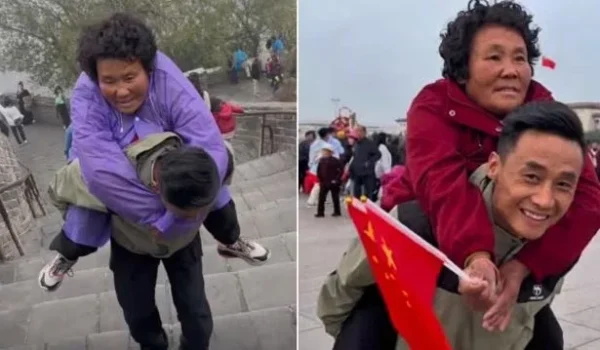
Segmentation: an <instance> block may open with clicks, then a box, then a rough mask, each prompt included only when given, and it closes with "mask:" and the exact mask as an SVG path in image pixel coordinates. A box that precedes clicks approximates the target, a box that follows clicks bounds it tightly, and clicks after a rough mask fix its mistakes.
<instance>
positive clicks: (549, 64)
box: [542, 56, 556, 69]
mask: <svg viewBox="0 0 600 350" xmlns="http://www.w3.org/2000/svg"><path fill="white" fill-rule="evenodd" d="M542 67H547V68H550V69H554V68H556V62H554V60H552V59H550V58H548V57H545V56H542Z"/></svg>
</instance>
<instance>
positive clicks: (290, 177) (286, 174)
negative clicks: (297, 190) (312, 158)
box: [230, 168, 297, 191]
mask: <svg viewBox="0 0 600 350" xmlns="http://www.w3.org/2000/svg"><path fill="white" fill-rule="evenodd" d="M242 171H243V170H242ZM296 178H297V175H296V168H291V169H287V170H284V171H280V172H277V173H275V174H273V175H270V176H265V177H263V178H258V179H252V180H239V179H236V180H238V181H234V182H232V183H231V185H230V188H231V189H232V190H233V191H236V190H238V189H245V188H249V187H256V186H262V185H265V184H269V183H279V182H284V181H286V182H295V181H296Z"/></svg>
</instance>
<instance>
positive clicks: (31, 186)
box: [0, 161, 46, 260]
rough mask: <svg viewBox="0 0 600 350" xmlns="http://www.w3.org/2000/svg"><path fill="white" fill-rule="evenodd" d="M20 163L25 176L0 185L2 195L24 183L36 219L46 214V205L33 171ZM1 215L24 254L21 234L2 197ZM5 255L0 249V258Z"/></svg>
mask: <svg viewBox="0 0 600 350" xmlns="http://www.w3.org/2000/svg"><path fill="white" fill-rule="evenodd" d="M19 165H20V166H21V169H23V170H24V173H25V174H24V175H23V176H21V177H20V178H18V179H17V180H16V181H13V182H11V183H9V184H7V185H4V186H2V187H0V195H2V194H3V193H4V192H6V191H10V190H12V189H15V188H16V187H18V186H21V185H23V186H24V187H25V201H26V202H27V205H28V206H29V210H30V211H31V215H33V218H34V219H35V218H38V217H40V216H45V215H46V210H45V209H44V205H43V204H42V202H41V200H40V192H39V190H38V187H37V184H36V182H35V179H34V177H33V175H32V174H31V171H29V169H28V168H27V167H26V166H24V165H23V163H21V162H20V161H19ZM33 202H36V203H37V205H38V206H39V208H40V211H41V215H38V214H37V213H36V211H35V209H34V203H33ZM0 216H2V220H3V221H4V224H5V225H6V228H7V229H8V233H9V234H10V237H11V238H12V240H13V242H14V244H15V247H16V248H17V251H18V252H19V255H21V256H24V255H25V250H24V249H23V244H22V243H21V240H20V239H19V236H18V235H17V233H16V232H15V230H14V227H13V225H12V223H11V221H10V216H9V215H8V209H7V208H6V206H5V205H4V201H2V200H1V199H0ZM3 255H4V254H3V252H2V250H1V249H0V260H5V258H6V257H5V256H3Z"/></svg>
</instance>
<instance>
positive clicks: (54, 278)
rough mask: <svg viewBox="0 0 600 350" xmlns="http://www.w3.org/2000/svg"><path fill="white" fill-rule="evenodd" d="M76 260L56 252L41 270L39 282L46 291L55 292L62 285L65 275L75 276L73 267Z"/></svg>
mask: <svg viewBox="0 0 600 350" xmlns="http://www.w3.org/2000/svg"><path fill="white" fill-rule="evenodd" d="M75 262H76V261H71V260H67V259H66V258H65V257H63V256H62V255H60V254H56V256H55V257H54V259H52V261H51V262H49V263H48V264H46V266H44V267H43V268H42V270H41V271H40V275H39V277H38V284H39V285H40V288H42V289H43V290H45V291H46V292H54V291H55V290H57V289H58V287H60V285H61V283H62V281H63V279H64V278H65V275H68V276H69V277H72V276H73V270H71V268H72V267H73V265H74V264H75Z"/></svg>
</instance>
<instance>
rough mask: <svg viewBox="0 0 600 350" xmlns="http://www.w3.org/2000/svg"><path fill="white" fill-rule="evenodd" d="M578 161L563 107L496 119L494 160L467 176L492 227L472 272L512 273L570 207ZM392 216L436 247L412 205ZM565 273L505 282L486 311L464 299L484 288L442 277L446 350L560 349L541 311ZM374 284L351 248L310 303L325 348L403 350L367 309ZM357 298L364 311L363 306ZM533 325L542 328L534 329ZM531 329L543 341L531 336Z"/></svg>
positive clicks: (581, 151) (570, 116) (577, 130)
mask: <svg viewBox="0 0 600 350" xmlns="http://www.w3.org/2000/svg"><path fill="white" fill-rule="evenodd" d="M585 156H586V155H585V141H584V135H583V128H582V126H581V122H580V121H579V119H578V117H577V115H576V114H575V113H574V112H573V111H571V110H570V109H569V108H568V107H567V106H565V105H564V104H561V103H557V102H536V103H532V104H528V105H525V106H523V107H521V108H519V109H517V110H516V111H515V112H513V113H512V114H510V115H509V116H508V117H507V118H506V119H505V120H504V128H503V130H502V132H501V134H500V139H499V143H498V147H497V151H496V152H493V153H492V154H491V155H490V157H489V160H488V162H487V163H486V164H484V165H482V166H481V167H479V168H478V169H477V170H476V171H475V172H474V173H473V174H472V175H471V177H470V182H471V183H472V184H474V185H475V186H477V187H478V188H479V190H480V191H481V193H482V196H483V198H484V202H485V205H486V208H487V211H488V215H489V216H490V218H491V219H492V222H493V223H494V233H495V247H494V256H493V257H492V259H493V262H492V261H491V260H489V259H480V261H479V262H480V263H488V261H489V263H490V264H493V265H492V268H493V269H494V270H496V272H497V273H498V274H499V273H500V271H502V274H504V275H506V276H511V275H512V274H514V273H518V272H516V271H513V270H511V269H512V267H511V265H510V264H508V265H505V263H506V262H507V261H509V260H510V259H511V258H512V257H513V256H514V255H515V254H517V253H518V252H519V251H520V250H521V249H522V248H523V247H524V246H525V245H527V244H528V243H529V242H532V241H535V240H537V239H540V238H541V237H542V236H543V235H544V234H545V233H546V232H547V231H548V229H549V228H550V227H552V226H553V225H555V224H556V223H557V222H558V221H559V220H560V219H561V218H562V217H563V216H564V215H565V213H566V212H567V210H568V209H569V207H570V206H571V204H572V203H573V199H574V196H575V189H576V188H577V183H578V181H579V178H580V176H581V172H582V169H583V165H584V159H585ZM399 212H400V216H401V217H402V221H403V223H404V224H406V225H407V226H409V227H410V228H411V229H413V230H414V231H415V232H417V233H418V234H420V235H422V236H423V237H424V238H426V239H427V240H428V241H429V242H430V243H432V244H434V245H437V244H436V243H437V242H436V241H435V238H434V235H433V233H432V230H431V227H430V224H429V220H428V219H427V218H426V217H425V216H424V215H423V213H422V211H421V210H420V209H419V208H418V205H417V204H416V202H411V203H407V204H404V205H402V206H400V207H399ZM565 239H568V238H567V237H565ZM497 266H498V267H500V271H498V268H497ZM407 268H408V267H407ZM570 268H571V267H570ZM570 268H569V269H567V270H565V271H563V272H562V273H561V274H559V275H556V276H551V277H547V278H545V279H544V280H543V281H541V282H540V283H537V282H536V281H535V279H534V278H533V276H527V277H526V278H525V279H524V281H523V283H522V284H519V283H515V281H518V279H511V278H507V279H506V281H505V282H506V283H505V284H504V285H503V286H502V287H501V288H503V289H502V290H498V291H497V294H495V295H494V296H493V297H492V298H491V299H492V300H494V301H496V300H497V298H503V300H502V303H492V304H489V303H476V302H473V301H474V300H475V301H477V300H478V299H477V298H471V297H472V296H473V295H476V294H478V293H481V292H482V291H483V290H485V289H486V288H485V282H484V281H482V280H479V279H476V280H475V281H473V282H472V283H467V282H464V281H460V282H459V281H458V280H457V277H456V275H454V274H452V273H450V272H449V271H447V270H443V271H442V274H441V276H440V278H439V280H438V289H437V292H436V295H435V298H434V300H433V304H434V308H435V311H436V313H437V315H438V318H439V319H440V322H441V323H442V325H443V327H444V329H445V332H446V335H447V336H448V338H449V341H450V343H451V345H452V347H453V348H454V349H461V350H477V349H487V350H496V349H498V350H505V349H527V350H533V349H540V350H541V349H545V350H552V349H562V348H563V343H562V330H561V329H560V325H559V324H558V322H557V321H556V318H555V317H554V316H553V314H552V313H551V312H550V309H549V305H550V302H551V301H552V298H553V297H554V295H555V294H556V293H557V292H558V290H559V288H560V285H561V283H562V280H563V278H564V275H565V274H566V273H567V272H568V270H570ZM373 283H374V281H373V279H372V277H371V274H370V269H369V267H368V264H367V262H366V259H365V256H364V253H363V252H362V247H361V246H360V245H359V244H357V241H355V242H354V243H353V245H352V246H351V248H350V249H349V250H348V252H347V253H346V254H345V255H344V257H343V258H342V261H341V263H340V265H339V267H338V269H337V271H336V272H334V273H332V274H331V275H330V276H329V277H328V279H327V281H326V283H325V285H324V287H323V288H322V290H321V293H320V296H319V304H318V313H319V316H320V317H321V319H322V320H323V322H324V324H325V327H326V330H327V331H328V333H330V334H331V335H333V336H334V337H336V345H335V347H334V349H345V350H352V349H374V348H377V349H393V348H394V346H395V347H396V349H406V348H407V345H406V344H405V343H404V341H403V340H402V339H400V340H399V341H397V342H396V339H394V337H390V335H389V333H390V331H391V332H393V329H392V328H391V325H390V324H389V321H388V323H387V324H388V327H382V322H381V318H386V319H387V314H386V313H385V310H384V311H383V312H379V311H377V310H375V308H376V304H377V303H376V302H374V300H377V299H380V297H379V295H378V293H377V291H376V289H375V290H374V287H373ZM461 294H462V295H461ZM366 298H369V299H370V300H369V301H368V302H367V304H370V305H371V307H365V306H364V305H365V302H364V300H363V299H366ZM498 304H503V305H505V306H507V307H504V308H501V307H497V305H498ZM540 315H543V316H544V317H538V316H540ZM373 317H378V318H379V319H377V320H374V319H373ZM540 319H541V320H542V321H543V322H544V324H543V325H541V324H538V323H537V322H538V320H540ZM538 326H542V329H543V332H540V331H536V329H538ZM386 329H387V331H385V330H386ZM386 333H387V334H386ZM383 341H386V343H382V342H383ZM394 343H396V345H394Z"/></svg>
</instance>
